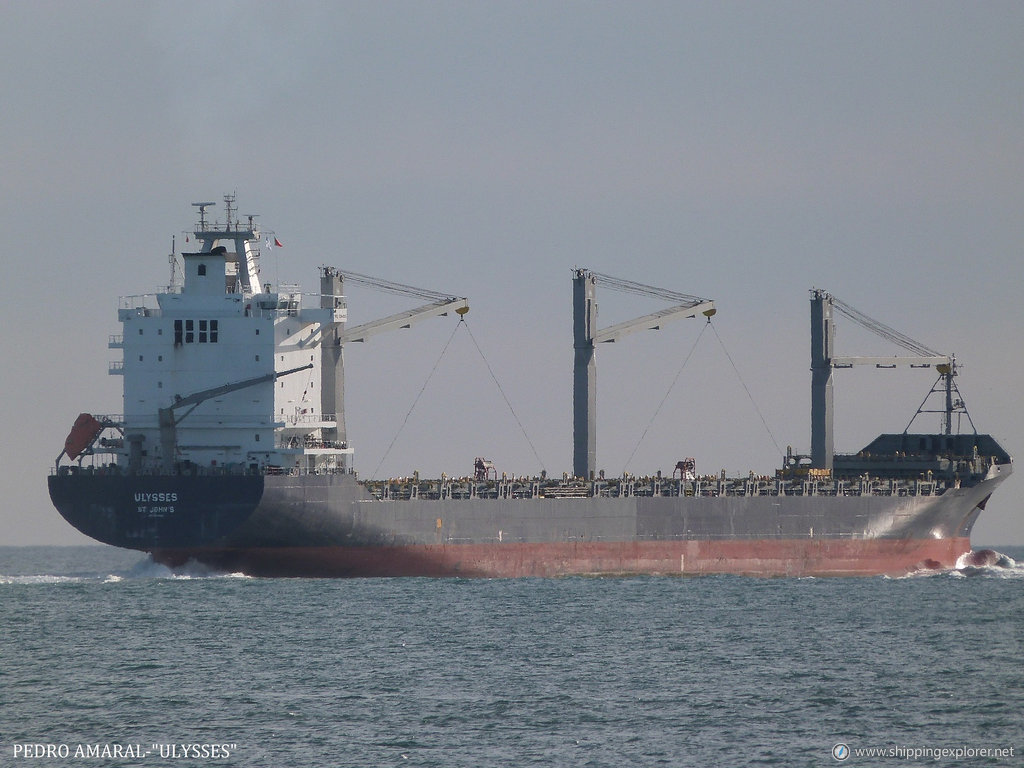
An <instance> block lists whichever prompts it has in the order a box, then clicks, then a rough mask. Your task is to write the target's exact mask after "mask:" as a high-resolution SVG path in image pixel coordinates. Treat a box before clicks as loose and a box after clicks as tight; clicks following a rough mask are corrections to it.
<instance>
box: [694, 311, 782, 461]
mask: <svg viewBox="0 0 1024 768" xmlns="http://www.w3.org/2000/svg"><path fill="white" fill-rule="evenodd" d="M708 325H711V318H710V317H709V318H708ZM711 330H713V331H714V332H715V338H716V339H718V344H719V346H721V347H722V351H723V352H724V353H725V356H726V358H727V359H728V360H729V364H730V365H731V366H732V369H733V370H734V371H735V372H736V378H737V379H739V381H740V384H741V385H742V387H743V391H744V392H746V393H747V397H749V398H750V404H751V405H753V406H754V410H755V411H757V415H758V417H759V418H760V419H761V423H762V424H764V429H765V432H767V433H768V437H770V438H771V440H772V444H773V445H774V446H775V450H776V451H778V452H779V456H782V455H783V450H782V448H780V447H779V444H778V442H777V441H776V440H775V435H773V434H772V430H771V428H770V427H769V426H768V421H767V420H766V419H765V417H764V414H763V413H761V409H760V408H758V407H757V401H755V400H754V396H753V395H752V394H750V390H749V389H748V388H747V384H746V382H745V381H743V377H742V376H740V369H739V368H737V367H736V363H734V362H733V359H732V355H730V354H729V350H727V349H726V348H725V342H723V341H722V337H721V336H719V335H718V329H717V328H715V327H714V326H712V327H711Z"/></svg>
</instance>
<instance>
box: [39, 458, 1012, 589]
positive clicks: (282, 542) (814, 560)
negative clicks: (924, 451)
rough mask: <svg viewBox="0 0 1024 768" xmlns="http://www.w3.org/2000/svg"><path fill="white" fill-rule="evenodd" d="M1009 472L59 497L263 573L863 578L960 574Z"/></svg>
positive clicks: (83, 484) (145, 482)
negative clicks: (415, 492) (543, 489)
mask: <svg viewBox="0 0 1024 768" xmlns="http://www.w3.org/2000/svg"><path fill="white" fill-rule="evenodd" d="M1007 474H1008V468H1007V471H1005V472H1000V473H993V474H992V475H991V476H990V477H989V478H987V479H985V480H983V481H981V482H980V483H978V484H977V485H974V486H971V487H967V488H951V489H949V490H947V491H946V492H945V493H943V494H941V495H937V496H885V495H860V496H817V495H808V496H772V495H761V496H718V497H703V496H698V497H690V496H675V497H667V496H666V497H625V498H622V497H617V498H583V499H551V498H546V499H544V498H542V499H461V500H459V499H444V500H427V499H422V500H421V499H411V500H378V499H376V498H374V497H372V496H371V495H370V494H369V493H368V492H367V490H366V488H365V487H364V486H363V485H361V484H360V483H358V482H357V481H356V480H355V479H354V478H353V477H352V476H351V475H279V476H275V475H267V476H262V475H253V476H222V477H202V476H200V477H187V476H120V475H113V476H100V475H71V474H65V475H55V476H51V478H50V494H51V498H52V499H53V502H54V504H55V506H56V507H57V509H58V510H59V511H60V512H61V514H62V515H63V516H64V517H65V518H66V519H67V520H68V521H69V522H70V523H71V524H72V525H74V526H75V527H76V528H78V529H79V530H80V531H82V532H83V533H85V534H87V535H89V536H92V537H93V538H95V539H97V540H99V541H103V542H104V543H108V544H113V545H115V546H119V547H127V548H131V549H138V550H141V551H146V552H151V553H152V554H153V556H154V558H155V559H156V560H157V561H158V562H161V563H165V564H168V565H180V564H183V563H185V562H187V561H189V560H195V561H198V562H201V563H205V564H208V565H211V566H214V567H217V568H222V569H226V570H230V571H241V572H244V573H248V574H252V575H259V576H308V577H363V576H467V577H469V576H473V577H550V576H563V575H577V574H595V575H600V574H681V575H701V574H715V573H735V574H745V575H759V576H858V575H878V574H887V575H901V574H905V573H908V572H912V571H915V570H918V569H921V568H949V567H954V566H955V565H956V562H957V559H958V558H959V557H960V556H961V555H963V554H965V553H967V552H969V551H970V548H971V547H970V532H971V528H972V527H973V525H974V522H975V520H976V519H977V516H978V514H980V512H981V510H982V509H983V508H984V506H985V503H986V501H987V499H988V497H989V496H990V495H991V493H992V491H993V490H994V489H995V487H996V486H997V485H998V484H999V483H1001V482H1002V480H1004V479H1005V477H1006V475H1007ZM171 500H173V502H172V501H171Z"/></svg>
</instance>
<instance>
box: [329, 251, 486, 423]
mask: <svg viewBox="0 0 1024 768" xmlns="http://www.w3.org/2000/svg"><path fill="white" fill-rule="evenodd" d="M346 282H349V283H354V284H356V285H363V286H366V287H367V288H372V289H374V290H378V291H384V292H385V293H394V294H397V295H399V296H411V297H414V298H419V299H426V300H427V303H426V304H424V305H422V306H420V307H417V308H415V309H410V310H407V311H405V312H399V313H397V314H394V315H389V316H387V317H383V318H381V319H379V320H373V321H371V322H369V323H363V324H362V325H356V326H352V327H351V328H346V327H345V322H344V318H345V316H346V315H345V313H344V309H343V307H344V304H345V283H346ZM320 306H321V307H323V308H328V309H333V310H334V312H335V313H336V316H337V317H339V318H340V320H339V321H338V322H334V323H332V324H330V326H329V327H327V328H325V329H324V336H323V341H322V350H323V355H324V358H323V364H322V366H321V369H320V371H321V386H320V396H321V408H322V410H323V412H324V413H327V414H332V413H333V414H335V422H336V426H335V428H334V429H333V430H325V439H329V440H337V441H339V442H346V441H347V439H348V438H347V430H346V427H345V361H344V355H343V352H342V350H343V347H344V345H345V344H348V343H350V342H357V341H360V342H361V341H366V340H367V339H368V338H370V337H371V336H375V335H376V334H378V333H384V332H385V331H393V330H396V329H398V328H409V327H411V326H412V325H414V324H415V323H418V322H420V321H421V320H426V319H428V318H431V317H437V316H439V315H447V314H448V313H449V312H455V313H456V314H458V315H460V316H461V315H465V314H466V313H467V312H469V303H468V301H467V300H466V299H465V298H462V297H457V296H451V295H449V294H445V293H439V292H437V291H431V290H428V289H426V288H415V287H413V286H411V285H404V284H402V283H396V282H393V281H391V280H384V279H382V278H379V277H370V276H369V275H363V274H360V273H358V272H350V271H348V270H341V269H336V268H335V267H326V266H325V267H321V268H320Z"/></svg>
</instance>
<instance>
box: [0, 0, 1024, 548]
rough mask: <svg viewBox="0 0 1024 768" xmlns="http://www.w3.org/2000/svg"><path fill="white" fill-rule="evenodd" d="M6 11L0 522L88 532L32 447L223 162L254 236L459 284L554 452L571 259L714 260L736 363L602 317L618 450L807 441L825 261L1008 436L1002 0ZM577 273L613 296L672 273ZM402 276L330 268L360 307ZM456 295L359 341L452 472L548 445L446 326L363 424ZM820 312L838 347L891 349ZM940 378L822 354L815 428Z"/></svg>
mask: <svg viewBox="0 0 1024 768" xmlns="http://www.w3.org/2000/svg"><path fill="white" fill-rule="evenodd" d="M3 15H4V23H3V24H2V25H0V63H2V67H3V73H4V77H3V78H2V80H0V98H2V101H0V104H2V108H0V158H2V160H0V162H2V166H0V185H2V199H3V204H2V206H0V231H2V232H3V233H4V236H5V237H4V244H3V248H2V251H0V253H2V255H0V259H2V264H3V267H4V273H5V274H6V277H7V279H6V281H5V290H4V292H3V293H4V301H3V302H2V305H0V306H2V309H0V312H2V320H3V328H4V329H5V333H4V334H2V337H0V338H2V341H0V345H2V347H0V352H2V354H3V359H4V361H5V363H6V366H5V367H6V372H5V374H4V376H3V379H2V383H0V394H2V402H3V403H4V410H3V413H4V416H5V422H6V425H7V432H6V439H5V440H3V441H2V448H0V450H2V458H3V465H4V466H5V467H6V469H7V471H6V472H4V473H3V478H4V479H3V481H2V483H3V486H2V491H3V502H2V505H0V523H2V533H0V544H64V543H84V542H86V541H87V540H86V539H85V538H84V537H82V536H80V535H78V534H77V533H76V532H75V531H73V530H72V529H71V528H70V526H68V525H67V524H66V523H64V521H63V520H62V519H61V518H60V517H59V515H58V514H57V513H56V512H55V511H54V510H53V509H52V507H51V505H50V503H49V499H48V497H47V494H46V484H45V477H46V473H47V468H48V467H49V466H50V465H51V464H52V461H53V458H54V457H55V456H56V455H57V453H58V452H59V450H60V448H61V447H62V445H63V440H64V438H65V436H66V434H67V432H68V429H69V428H70V426H71V423H72V422H73V421H74V418H75V416H76V415H77V414H78V413H79V412H80V411H90V412H94V413H119V412H121V410H122V406H121V399H120V396H121V392H120V387H121V379H119V378H117V377H113V376H108V375H107V362H108V361H109V360H113V359H117V356H118V353H117V351H116V350H108V349H107V336H108V334H112V333H119V332H120V326H119V324H118V323H117V312H116V309H117V298H118V297H119V296H121V295H130V294H137V293H146V292H152V291H153V290H154V289H155V288H156V287H157V286H158V285H161V284H166V281H167V275H168V269H167V253H168V252H169V249H170V244H171V236H172V235H178V238H179V243H180V241H181V233H182V232H183V231H184V230H186V229H188V228H189V227H191V226H192V224H193V216H192V209H191V208H190V206H189V203H191V202H192V201H196V200H220V199H221V196H222V195H223V194H225V193H230V192H232V191H237V194H238V200H239V207H240V212H241V213H243V214H248V213H256V214H259V215H260V217H261V218H260V221H261V222H262V224H263V226H264V228H266V229H273V230H274V231H275V232H276V233H277V236H278V238H279V239H280V240H281V241H282V242H283V243H284V245H285V248H283V249H280V250H278V251H277V252H276V254H275V256H274V259H273V263H272V264H270V265H265V266H264V274H266V273H267V270H268V268H269V269H271V270H272V271H271V274H272V275H273V276H275V277H277V276H280V278H281V279H282V280H284V281H286V282H288V281H294V282H301V283H302V284H303V286H304V287H305V288H306V289H307V290H314V289H315V288H316V268H317V267H318V266H319V265H321V264H331V265H334V266H338V267H342V268H347V269H351V270H354V271H359V272H366V273H370V274H375V275H381V276H384V277H389V278H391V279H394V280H399V281H401V282H404V283H409V284H413V285H422V286H424V287H428V288H434V289H437V290H444V291H450V292H452V293H455V294H458V295H465V296H468V297H469V299H470V304H471V306H472V311H471V312H470V314H469V315H468V317H467V321H468V324H469V327H470V329H471V330H472V333H473V336H474V337H475V338H476V339H477V341H479V343H480V346H481V348H482V349H483V351H484V354H485V355H486V358H487V361H488V362H489V363H490V365H491V367H492V368H493V370H494V372H495V374H496V376H497V377H498V379H499V381H500V382H501V385H502V387H503V388H504V391H505V393H506V394H507V395H508V397H509V399H510V400H511V401H512V404H513V406H514V407H515V412H516V415H517V416H518V418H519V420H520V421H521V422H522V424H523V425H524V427H525V430H526V432H527V434H528V435H529V439H530V441H532V443H533V445H534V446H535V447H536V450H537V453H538V454H539V456H540V459H541V462H542V464H543V466H544V468H546V469H547V470H548V472H549V473H552V474H559V473H561V472H563V471H567V470H570V469H571V413H570V410H571V367H572V338H571V324H570V310H571V307H570V296H571V284H570V276H571V273H570V269H571V267H573V266H574V265H580V266H587V267H590V268H593V269H597V270H600V271H603V272H608V273H611V274H613V275H617V276H622V277H627V278H631V279H633V280H637V281H640V282H645V283H651V284H657V285H662V286H664V287H667V288H671V289H675V290H678V291H682V292H685V293H692V294H697V295H701V296H708V297H711V298H714V299H715V300H716V302H717V304H718V307H719V314H718V316H717V317H716V318H715V326H714V327H715V329H716V330H717V332H718V336H719V337H720V338H721V340H722V342H723V344H724V350H726V351H727V352H728V354H729V356H731V358H732V360H733V362H735V364H736V367H737V368H738V369H739V372H740V375H741V376H742V382H743V383H740V380H739V379H737V376H736V373H735V372H734V371H733V368H732V366H731V365H730V363H729V360H728V358H727V357H726V355H725V352H724V351H723V346H720V345H719V342H718V339H717V338H716V337H715V335H714V333H711V332H710V331H709V332H706V333H704V334H703V335H700V340H699V342H697V339H698V336H699V334H700V331H701V322H700V321H697V320H687V321H680V322H678V323H676V324H674V325H671V326H669V327H667V328H666V329H664V330H662V331H659V332H650V333H645V334H640V335H636V336H632V337H630V338H629V339H627V340H626V341H625V342H623V343H622V344H617V345H608V346H612V347H613V348H611V349H606V348H601V349H599V350H598V381H599V406H598V408H599V410H598V464H599V466H600V467H603V468H605V469H606V471H607V472H608V473H609V474H613V475H617V474H619V473H621V471H622V470H623V468H627V469H628V470H629V471H631V472H636V473H641V474H642V473H645V472H653V471H654V470H656V469H659V468H660V469H663V470H665V471H669V470H670V469H671V468H672V467H673V466H674V465H675V462H676V461H677V460H678V459H680V458H683V457H684V456H694V457H695V458H696V460H697V467H698V471H702V472H708V473H711V472H717V471H719V470H720V469H723V468H724V469H726V470H727V471H728V472H729V473H730V474H731V473H742V474H746V472H747V471H749V470H754V471H756V472H758V473H765V474H767V473H771V472H773V471H774V469H775V468H776V467H777V466H778V465H779V462H780V455H779V451H778V450H777V449H776V447H775V443H777V444H778V445H779V446H780V447H781V448H782V449H783V450H784V449H785V446H786V445H792V446H793V447H794V449H795V450H797V451H801V452H807V451H808V450H809V442H810V438H809V429H810V426H809V425H810V416H809V400H810V374H809V372H808V366H809V340H808V324H809V320H808V313H809V308H808V293H807V291H808V289H809V288H811V287H812V286H817V287H820V288H825V289H827V290H829V291H831V292H832V293H834V294H836V295H837V296H839V297H841V298H843V299H844V300H845V301H847V302H848V303H850V304H852V305H854V306H855V307H857V308H858V309H860V310H862V311H863V312H865V313H867V314H869V315H871V316H873V317H876V318H877V319H879V320H882V321H883V322H885V323H887V324H889V325H891V326H894V327H896V328H898V329H899V330H901V331H903V332H904V333H906V334H908V335H909V336H911V337H913V338H915V339H918V340H920V341H922V342H923V343H925V344H927V345H928V346H931V347H934V348H938V349H941V350H943V351H947V352H954V353H956V355H957V357H958V360H960V361H961V363H962V372H961V376H960V377H959V379H958V383H959V385H960V388H961V392H962V393H963V395H964V397H965V399H966V401H967V404H968V407H969V409H970V412H971V415H972V417H973V419H974V422H975V424H976V425H977V427H978V429H979V431H982V432H991V433H992V434H994V435H995V436H996V437H997V439H999V440H1000V441H1001V442H1002V443H1003V444H1004V446H1005V447H1006V448H1007V450H1009V451H1010V452H1011V453H1017V454H1019V453H1020V450H1021V447H1022V446H1024V413H1022V408H1021V397H1022V395H1021V392H1022V388H1024V362H1022V357H1021V355H1020V354H1019V353H1018V349H1019V347H1020V339H1021V337H1022V333H1024V300H1022V299H1024V296H1022V292H1024V291H1022V272H1021V267H1020V266H1019V264H1020V248H1021V242H1022V234H1024V231H1022V229H1024V225H1022V217H1021V214H1020V210H1021V204H1022V201H1024V99H1022V98H1021V95H1022V94H1024V5H1022V4H1020V3H1018V2H986V3H970V4H968V3H946V2H927V3H923V2H922V3H915V2H902V3H892V2H885V3H879V2H861V3H786V2H777V3H731V2H707V3H687V2H678V1H674V2H628V3H604V2H586V3H583V2H563V3H559V2H549V1H545V2H525V1H523V0H519V1H517V2H509V3H500V2H482V3H469V2H465V3H444V2H441V3H429V2H402V3H379V2H365V3H352V2H332V3H308V2H291V3H278V2H273V3H260V2H235V3H229V2H217V1H216V0H212V1H211V0H204V2H196V3H191V2H147V3H139V2H103V3H99V2H47V1H45V0H37V1H36V2H32V3H9V4H8V5H7V6H6V7H5V10H4V14H3ZM599 302H600V306H601V325H602V326H604V325H609V324H612V323H613V322H616V321H618V320H622V319H625V318H627V317H629V316H632V315H636V314H642V313H644V312H647V311H652V310H653V309H654V308H657V306H659V305H653V306H651V305H648V304H647V303H646V302H644V301H643V300H641V299H636V298H629V297H624V296H619V295H616V294H610V293H602V294H600V295H599ZM390 309H392V306H391V304H389V302H388V301H387V300H385V299H383V298H381V297H380V296H378V295H375V294H372V293H366V292H362V291H359V290H357V289H355V288H353V289H352V290H350V292H349V311H350V317H351V319H352V320H353V322H364V321H366V320H368V319H371V318H372V317H374V316H376V315H378V314H380V313H382V312H385V311H388V310H390ZM454 323H455V320H454V319H451V318H441V319H438V320H434V321H431V322H429V323H425V324H423V325H421V326H418V327H417V328H414V329H412V330H409V331H403V332H399V333H394V334H390V335H385V336H379V337H376V338H374V339H373V340H372V341H371V342H368V343H367V344H365V345H352V346H351V347H350V348H349V349H347V351H346V362H347V365H348V374H349V378H348V392H347V402H348V409H349V418H348V423H349V432H350V436H351V438H352V440H353V442H354V444H355V446H356V450H357V455H356V466H357V469H358V470H359V471H360V473H361V475H362V476H364V477H368V476H370V475H371V474H373V473H374V472H375V471H376V475H377V476H378V477H380V476H387V475H402V474H410V473H411V472H412V471H413V470H419V471H420V472H421V474H423V475H434V476H436V475H438V474H439V473H440V472H442V471H445V472H448V473H449V474H464V473H468V472H469V471H470V467H471V463H472V459H473V457H474V456H477V455H483V456H487V457H488V458H492V459H493V460H494V461H495V463H496V465H497V467H498V470H499V471H506V472H509V473H511V474H527V473H531V474H532V473H535V472H537V471H538V470H539V469H540V468H541V465H540V464H538V461H537V459H536V458H535V457H534V454H533V450H532V449H531V447H530V444H529V443H528V442H527V439H526V438H525V437H524V436H523V432H522V431H521V430H520V429H519V426H518V425H517V423H516V419H515V418H514V417H513V416H512V415H511V414H510V413H509V410H508V408H507V406H506V405H505V403H504V400H503V399H502V396H501V394H500V393H499V392H498V390H497V388H496V387H495V385H494V383H493V381H492V380H491V378H490V375H489V373H488V371H487V367H486V365H485V364H484V363H483V361H482V360H481V358H480V356H479V355H478V354H477V351H476V348H475V347H474V345H473V343H472V339H471V338H470V336H469V334H467V333H464V332H462V331H461V330H460V331H459V332H458V333H456V334H455V336H454V337H453V339H452V342H451V345H450V346H449V347H448V351H447V353H446V354H445V356H444V359H443V360H442V362H441V365H440V366H439V368H438V370H437V373H436V374H434V376H433V378H432V379H431V380H430V383H429V384H428V386H427V387H426V389H425V391H424V393H423V396H422V398H421V399H420V401H419V404H418V405H417V407H416V409H415V410H414V411H413V412H412V414H411V416H410V417H409V419H408V423H407V424H406V426H405V428H404V430H402V431H401V434H399V435H398V439H397V440H396V441H395V443H394V447H393V448H392V449H391V451H390V452H389V453H387V455H386V456H385V452H386V451H387V449H388V445H389V444H390V443H391V442H392V440H393V439H394V438H395V436H396V434H397V433H398V431H399V427H400V426H401V424H402V421H403V419H404V418H405V415H406V413H407V411H408V410H409V407H410V405H411V404H412V402H413V400H414V398H415V397H416V395H417V393H418V392H419V391H420V389H421V388H422V387H423V384H424V381H425V380H426V379H427V376H428V374H429V373H430V371H431V369H432V368H433V366H434V363H435V361H436V360H437V358H438V356H439V355H440V353H441V350H442V348H443V347H444V345H445V342H446V341H447V340H448V338H449V336H451V334H452V331H453V329H454ZM838 334H839V336H838V346H839V349H840V351H841V353H843V354H894V353H895V352H896V351H897V350H895V349H892V348H889V347H888V346H887V345H886V343H885V342H882V341H881V340H875V339H873V337H870V336H866V335H864V334H863V333H862V332H860V331H859V330H857V328H856V327H855V326H852V325H851V324H850V323H848V322H846V323H842V324H841V325H840V326H839V330H838ZM695 342H697V344H696V348H695V351H694V352H693V355H692V357H691V358H690V360H689V362H688V363H687V364H686V366H685V367H683V368H682V370H681V372H680V367H681V365H682V363H683V360H684V359H685V358H686V355H687V354H688V353H689V351H690V349H691V348H692V347H694V343H695ZM677 373H678V374H679V378H678V381H677V382H676V384H675V386H674V387H673V388H672V389H671V391H670V392H669V394H668V397H667V399H666V401H665V405H664V407H663V408H662V410H661V411H660V413H659V414H658V416H657V418H653V417H654V414H655V411H656V408H657V406H658V403H659V402H661V400H662V398H664V397H665V393H666V391H668V390H669V386H670V384H671V383H672V380H673V378H674V377H675V376H676V374H677ZM933 380H934V372H932V371H925V372H922V371H898V372H894V371H876V370H874V369H871V370H859V369H855V370H851V371H839V372H837V374H836V410H837V418H836V432H837V435H836V444H837V449H839V450H846V451H856V450H857V449H859V448H861V447H862V446H863V445H865V444H866V443H867V442H869V441H870V440H871V439H872V438H873V437H874V436H875V435H876V434H878V433H880V432H885V431H902V429H903V428H904V427H905V426H906V424H907V422H908V421H909V420H910V417H911V416H912V415H913V413H914V411H915V410H916V408H917V406H918V404H919V403H920V401H921V400H922V398H923V397H924V395H925V393H927V391H928V390H929V388H930V386H931V384H932V382H933ZM744 384H745V385H746V389H749V391H750V394H751V396H752V398H753V401H754V402H755V403H756V408H755V406H754V405H753V404H752V402H751V398H750V397H748V396H747V393H746V391H745V389H744ZM758 410H759V411H760V413H761V414H763V416H764V419H765V421H766V422H767V424H768V427H769V429H770V433H769V431H768V430H766V429H765V427H764V425H763V424H762V422H761V419H760V417H759V416H758ZM915 426H918V425H915ZM920 426H921V427H922V429H923V428H925V427H927V428H928V429H929V431H930V430H931V429H933V428H937V423H934V420H933V422H931V423H926V424H923V425H920ZM648 427H649V429H647V428H648ZM645 429H647V434H646V437H645V438H644V440H643V441H642V442H640V443H639V447H637V444H638V441H639V440H640V437H641V435H642V434H643V433H644V430H645ZM773 441H774V442H773ZM634 451H635V453H634ZM631 455H632V460H630V456H631ZM382 459H383V462H382ZM627 461H628V462H629V463H628V466H627ZM378 466H379V467H380V468H379V469H378ZM1022 488H1024V481H1022V480H1021V479H1020V478H1019V477H1013V478H1011V480H1010V481H1008V483H1007V484H1006V485H1005V486H1004V487H1003V488H1002V489H1001V490H1000V492H999V493H998V494H997V495H996V497H995V498H994V499H993V500H992V502H991V503H990V504H989V507H988V509H987V510H986V512H985V513H984V515H983V516H982V518H981V521H980V522H979V524H978V525H977V527H976V528H975V535H974V540H975V542H980V543H995V544H1009V543H1024V518H1022V515H1021V511H1022V506H1024V505H1022V496H1024V491H1022V490H1021V489H1022Z"/></svg>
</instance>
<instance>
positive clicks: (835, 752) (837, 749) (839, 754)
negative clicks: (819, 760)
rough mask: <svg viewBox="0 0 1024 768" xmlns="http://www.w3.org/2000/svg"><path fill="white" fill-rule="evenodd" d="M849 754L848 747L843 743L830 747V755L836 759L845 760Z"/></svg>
mask: <svg viewBox="0 0 1024 768" xmlns="http://www.w3.org/2000/svg"><path fill="white" fill-rule="evenodd" d="M849 756H850V748H849V747H848V746H846V745H845V744H836V745H835V746H834V747H832V757H834V758H835V759H836V760H845V759H846V758H848V757H849Z"/></svg>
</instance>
